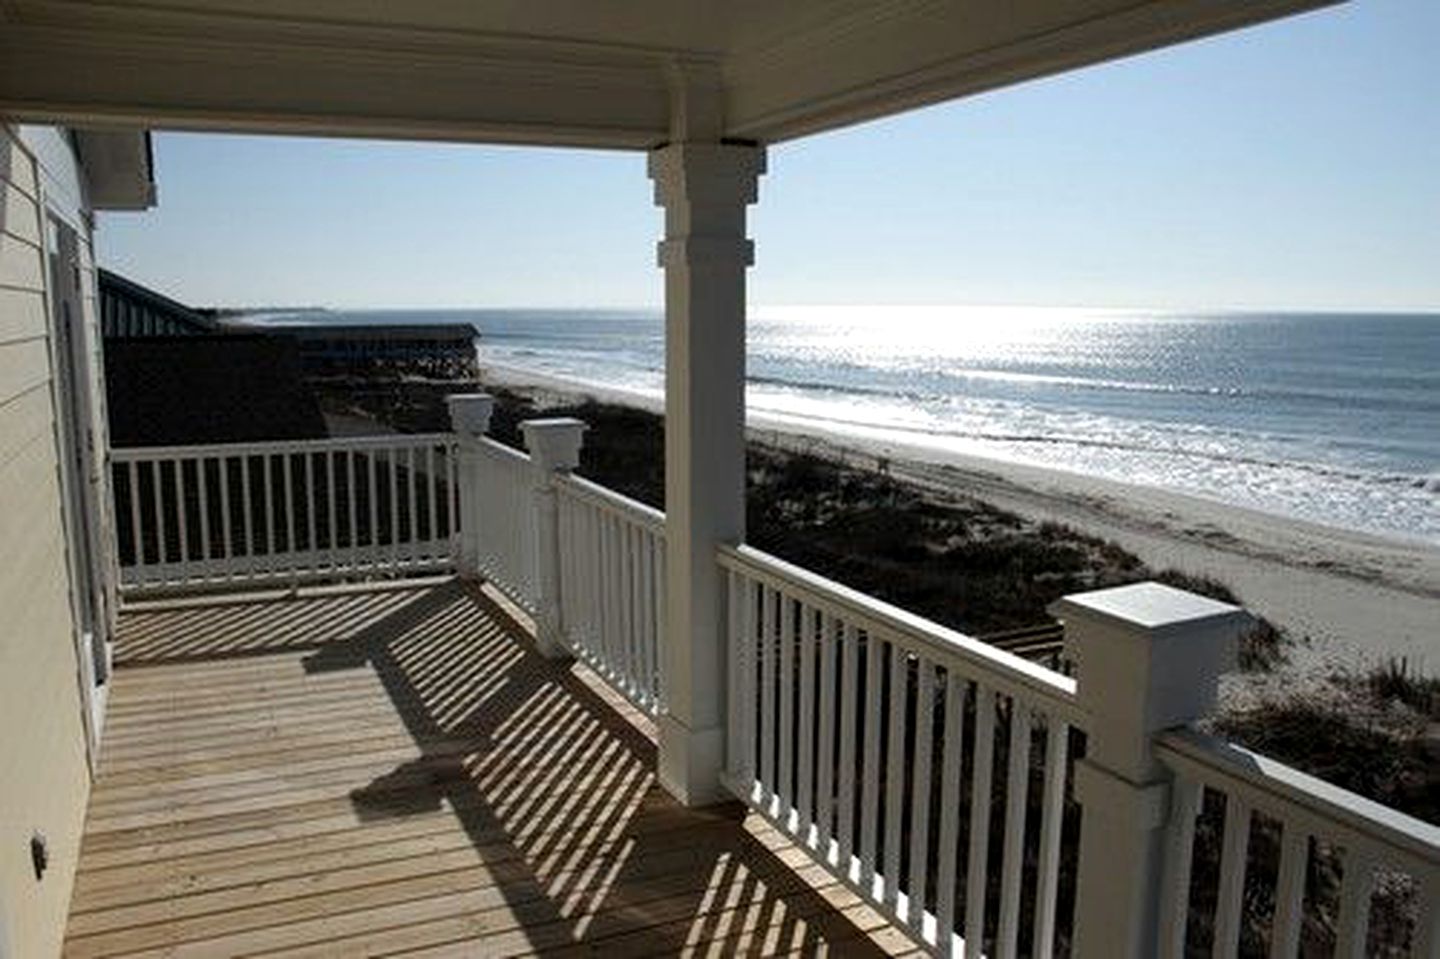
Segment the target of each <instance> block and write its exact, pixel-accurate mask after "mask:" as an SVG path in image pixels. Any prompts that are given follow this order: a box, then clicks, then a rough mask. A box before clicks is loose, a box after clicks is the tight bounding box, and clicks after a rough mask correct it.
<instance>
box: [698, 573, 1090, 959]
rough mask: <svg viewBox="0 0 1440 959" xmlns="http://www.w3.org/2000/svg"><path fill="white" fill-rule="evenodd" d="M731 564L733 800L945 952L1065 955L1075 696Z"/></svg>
mask: <svg viewBox="0 0 1440 959" xmlns="http://www.w3.org/2000/svg"><path fill="white" fill-rule="evenodd" d="M720 565H721V567H722V569H723V570H724V571H725V572H726V575H727V577H728V588H729V593H728V594H729V611H728V620H729V654H730V663H729V675H730V684H729V691H730V692H729V695H730V708H729V729H728V738H729V742H730V743H731V744H732V750H731V755H729V756H728V757H727V774H728V775H729V777H730V779H731V788H732V789H733V790H734V791H735V792H736V794H737V795H738V796H740V798H741V799H743V800H744V801H746V802H747V803H749V804H750V805H751V806H752V807H753V808H754V809H756V810H758V811H759V812H760V813H762V814H763V815H765V816H766V817H767V818H768V819H769V820H770V821H771V822H773V823H774V824H775V825H776V826H778V827H779V828H780V829H782V830H784V831H785V832H786V833H788V834H789V835H790V836H792V837H793V838H794V840H795V841H796V842H797V843H798V844H799V845H800V846H802V847H803V848H804V849H806V850H807V851H808V852H809V853H810V855H811V856H813V857H814V858H815V859H816V861H818V862H820V863H821V864H822V865H824V866H825V867H826V868H828V869H829V870H830V871H831V872H832V873H834V874H835V875H837V876H838V877H839V878H841V879H842V880H844V881H845V882H847V883H849V884H850V885H851V886H852V887H853V888H854V889H855V890H857V891H858V892H859V893H860V894H861V895H862V896H864V897H866V898H867V899H868V900H869V901H870V902H871V903H872V904H874V905H876V906H878V907H879V908H881V909H882V910H883V911H884V912H885V913H886V914H887V915H889V916H890V917H891V918H892V920H893V921H895V922H896V923H897V924H899V925H901V926H903V927H906V928H907V929H909V930H910V931H911V932H912V933H913V934H914V935H915V936H916V937H918V938H919V939H921V940H923V941H924V942H925V943H927V944H929V945H930V946H931V947H932V948H933V949H934V950H935V951H937V952H939V953H941V954H944V955H949V954H958V953H961V952H963V953H964V954H965V955H967V956H978V955H980V954H981V952H982V950H983V952H984V954H985V955H995V956H1002V957H1004V956H1015V955H1022V954H1023V955H1033V956H1047V955H1050V954H1051V952H1052V950H1053V948H1054V946H1055V944H1056V942H1057V930H1058V928H1059V926H1060V925H1061V924H1062V923H1063V922H1064V921H1065V918H1066V917H1063V916H1062V915H1061V907H1062V904H1063V902H1065V901H1068V900H1069V899H1070V897H1071V896H1072V895H1073V891H1071V890H1068V889H1065V888H1062V886H1063V885H1064V883H1063V882H1062V877H1065V878H1068V881H1072V882H1073V876H1074V869H1073V865H1071V866H1070V867H1069V868H1062V862H1061V854H1062V835H1061V834H1062V831H1065V832H1066V833H1067V834H1070V835H1072V836H1073V831H1074V830H1075V829H1076V828H1077V820H1076V816H1077V815H1078V812H1077V810H1076V809H1075V807H1074V805H1073V803H1072V802H1071V801H1070V799H1069V791H1070V768H1071V764H1072V762H1073V758H1074V754H1075V753H1076V752H1077V751H1078V750H1079V748H1080V745H1081V743H1083V734H1082V733H1081V732H1080V729H1079V727H1080V726H1081V724H1083V717H1082V716H1081V714H1080V712H1079V709H1078V707H1077V706H1076V703H1075V695H1074V692H1075V683H1074V681H1073V680H1071V679H1068V678H1066V677H1064V676H1062V675H1060V674H1058V673H1054V672H1052V671H1050V670H1047V669H1045V668H1043V667H1040V666H1037V665H1035V664H1033V663H1030V662H1027V661H1025V660H1022V659H1020V658H1018V657H1016V656H1013V655H1010V654H1008V653H1004V652H1001V651H998V650H994V649H992V648H989V647H987V646H985V645H984V644H982V643H979V642H977V641H975V640H973V639H970V638H969V637H966V636H962V635H960V634H958V633H955V632H953V631H951V630H948V629H945V628H943V627H941V626H938V625H936V624H934V623H931V622H929V621H927V620H924V619H921V618H920V617H917V616H913V615H911V614H908V613H905V612H903V611H901V610H899V609H896V608H894V607H892V606H889V605H887V604H884V603H881V602H879V601H877V600H874V599H871V598H870V597H867V596H865V595H863V594H861V593H857V592H855V591H853V590H850V589H847V588H845V587H843V586H840V585H838V584H836V583H833V582H830V581H829V580H826V579H823V578H821V577H819V576H816V575H814V574H812V573H809V572H806V571H805V570H802V569H799V568H796V567H794V566H790V565H789V564H786V563H784V562H781V561H779V560H776V559H774V558H772V557H769V556H767V555H765V554H763V553H761V552H759V551H757V550H754V549H750V548H748V547H740V548H725V549H722V551H721V555H720ZM1072 740H1073V741H1074V742H1073V744H1072ZM1066 845H1067V846H1068V847H1069V848H1070V849H1072V850H1073V846H1074V844H1073V841H1072V842H1070V843H1068V844H1066ZM1062 938H1063V937H1062Z"/></svg>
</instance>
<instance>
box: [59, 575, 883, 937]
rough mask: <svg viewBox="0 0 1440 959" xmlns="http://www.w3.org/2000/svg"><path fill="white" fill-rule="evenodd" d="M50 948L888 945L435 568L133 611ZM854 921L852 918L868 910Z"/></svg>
mask: <svg viewBox="0 0 1440 959" xmlns="http://www.w3.org/2000/svg"><path fill="white" fill-rule="evenodd" d="M119 651H120V659H121V662H122V665H121V667H120V668H119V669H118V670H117V671H116V674H115V686H114V690H113V692H112V694H111V695H112V699H111V706H110V719H109V726H108V728H107V731H106V739H105V755H104V757H103V766H102V770H101V774H100V778H99V780H98V782H97V784H96V787H95V789H94V792H93V794H92V797H91V802H90V810H89V818H88V822H87V826H86V831H85V838H84V844H83V848H82V853H81V859H80V866H79V874H78V877H77V880H76V885H75V894H74V899H73V901H72V909H71V916H70V923H69V930H68V938H67V940H66V955H69V956H96V955H116V954H124V955H129V954H141V955H149V954H154V953H160V952H164V953H165V954H166V955H239V954H243V955H252V954H264V955H272V954H283V955H314V954H324V955H358V954H361V953H362V952H363V953H364V954H367V955H374V954H390V953H406V954H409V953H411V952H412V951H414V952H416V953H421V954H426V955H431V954H436V955H438V954H454V955H465V956H473V955H487V956H489V955H510V954H525V953H533V952H543V953H545V954H547V955H571V954H575V955H579V954H591V953H595V952H603V954H605V955H647V954H680V953H683V952H687V951H693V952H704V953H709V952H719V953H723V954H725V955H734V954H750V953H759V952H761V951H762V950H763V951H764V952H766V953H767V954H783V953H786V952H792V951H795V952H799V951H803V952H807V953H814V952H818V951H824V950H825V949H827V948H829V947H831V946H834V945H837V944H839V945H843V952H844V954H846V955H861V956H863V955H872V954H873V955H881V954H885V953H894V952H903V951H905V950H908V949H909V948H911V946H910V943H909V942H908V940H906V939H905V938H904V937H903V936H901V935H900V934H899V933H898V932H895V931H894V930H891V929H889V928H888V927H887V926H886V925H885V923H884V921H883V920H882V919H881V918H880V917H879V916H878V915H876V914H875V913H873V912H871V911H870V910H869V909H868V908H866V907H864V906H863V905H861V904H860V902H859V900H858V899H857V898H856V897H855V895H854V894H853V893H851V892H849V891H846V890H844V889H842V888H841V887H839V886H838V885H837V884H836V883H835V882H834V881H833V880H832V879H830V878H829V877H828V876H826V875H825V874H824V873H823V872H822V871H821V870H820V869H819V868H818V867H816V866H814V865H809V864H807V860H806V859H805V858H804V857H803V856H802V855H801V854H800V853H799V852H798V851H797V850H795V849H794V848H793V847H790V846H788V845H787V843H786V842H785V841H784V840H783V839H782V838H781V837H779V836H778V835H777V834H776V833H775V832H773V831H772V830H770V829H769V828H767V827H765V826H764V825H763V823H761V822H760V821H759V820H758V819H757V818H756V817H754V816H750V817H747V816H745V815H744V814H743V812H742V811H741V810H740V807H739V806H738V804H737V805H733V806H727V807H717V808H712V809H708V810H687V809H684V808H682V807H680V806H678V805H677V804H676V803H674V802H673V801H671V800H670V799H668V798H667V797H666V796H665V794H664V793H663V792H662V791H661V790H660V789H659V788H658V787H657V786H656V785H655V782H654V768H655V758H654V745H653V742H652V740H651V738H650V731H649V730H648V729H647V728H646V726H645V724H644V721H643V720H642V719H641V718H640V717H639V716H638V715H637V714H636V713H634V711H633V710H631V709H630V708H629V707H628V706H626V705H625V704H624V703H623V701H622V700H620V699H619V698H618V697H617V696H616V695H614V694H613V693H611V692H610V691H609V690H608V689H607V688H606V687H605V686H604V685H603V684H601V683H600V682H599V681H598V680H597V679H595V678H594V677H593V675H591V674H588V673H586V672H585V671H583V670H581V669H580V668H578V667H575V668H573V669H566V668H562V667H559V666H557V665H555V664H553V663H551V662H549V661H547V660H545V659H543V658H541V657H540V656H539V655H537V654H536V653H535V651H534V648H533V645H532V644H531V641H530V639H529V637H528V635H527V634H526V633H525V632H524V630H523V629H522V628H521V625H520V624H519V623H518V622H517V621H516V620H514V619H512V618H511V617H510V615H509V613H508V612H507V611H506V610H505V609H503V608H502V607H501V606H500V605H498V604H497V603H496V602H495V601H494V600H493V599H492V598H490V597H489V596H488V595H487V594H485V593H483V592H481V591H480V590H478V589H475V588H473V587H469V586H464V585H460V584H456V583H443V584H439V585H431V586H428V587H426V588H419V589H403V590H391V591H383V592H372V593H365V594H352V595H344V596H332V597H323V598H309V599H299V600H296V599H291V600H285V601H271V602H260V603H257V602H246V603H243V604H236V605H230V606H211V607H195V608H189V609H174V610H167V611H152V612H144V613H128V614H126V615H125V617H124V618H123V620H122V627H121V631H120V636H119ZM872 934H873V935H872Z"/></svg>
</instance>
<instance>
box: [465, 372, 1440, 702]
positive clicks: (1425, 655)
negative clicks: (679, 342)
mask: <svg viewBox="0 0 1440 959" xmlns="http://www.w3.org/2000/svg"><path fill="white" fill-rule="evenodd" d="M481 374H482V379H483V380H484V381H485V382H489V383H493V384H494V385H496V386H503V387H505V388H508V389H512V390H515V391H518V392H523V393H527V394H529V395H531V396H532V397H534V398H535V399H536V400H537V402H539V403H541V404H542V405H561V404H563V403H565V402H567V401H572V400H573V399H574V398H576V397H587V398H592V399H595V400H597V401H600V402H605V403H613V404H616V405H621V406H629V407H632V408H639V409H644V410H646V411H648V412H653V413H659V412H661V411H662V404H661V402H660V400H659V399H658V398H655V397H646V396H643V395H637V394H636V393H632V392H629V391H626V390H619V389H605V388H603V387H595V386H593V385H591V384H586V383H579V382H575V381H569V380H564V379H562V378H559V377H554V376H547V375H546V374H543V373H532V372H530V371H527V370H523V369H517V368H514V367H504V366H497V365H492V364H482V370H481ZM747 432H748V433H749V434H750V435H751V437H752V438H755V439H759V440H761V441H763V442H767V443H769V444H771V445H774V446H778V447H781V448H789V449H793V450H796V451H802V450H803V451H808V452H813V453H818V454H821V455H828V456H831V457H836V458H840V459H846V458H850V459H854V458H855V457H856V456H857V455H858V456H860V457H864V458H872V459H874V458H883V459H885V460H887V461H888V466H889V469H890V471H891V473H892V475H894V476H895V477H896V478H898V479H901V480H905V481H908V482H912V483H915V484H917V485H920V486H924V487H930V488H939V489H944V490H948V491H950V492H959V493H962V494H967V495H971V496H974V497H975V498H976V499H980V500H983V501H985V502H989V503H993V504H994V505H996V506H999V507H1001V508H1003V509H1008V510H1011V511H1013V512H1016V513H1019V514H1021V515H1022V516H1026V517H1029V518H1033V519H1037V520H1053V521H1056V522H1061V523H1064V524H1066V525H1069V526H1071V527H1073V528H1075V529H1077V530H1080V531H1081V532H1084V533H1088V534H1091V535H1095V536H1099V537H1102V538H1104V539H1108V540H1112V541H1114V542H1116V543H1117V544H1119V545H1120V546H1122V547H1124V548H1125V549H1128V550H1130V551H1131V552H1133V553H1135V554H1136V555H1138V556H1139V557H1140V558H1141V559H1142V560H1143V561H1144V562H1146V563H1147V564H1149V565H1151V566H1153V567H1155V568H1164V567H1176V568H1179V569H1182V570H1184V571H1186V572H1190V573H1195V574H1201V575H1207V576H1211V577H1214V578H1216V579H1219V580H1220V581H1222V582H1225V583H1227V584H1229V585H1230V586H1231V587H1232V588H1233V589H1234V590H1235V592H1236V594H1237V595H1239V596H1240V598H1241V600H1242V601H1243V602H1244V604H1245V605H1246V607H1247V608H1249V609H1251V610H1253V611H1254V612H1256V613H1259V614H1261V615H1264V616H1266V617H1268V618H1269V619H1271V620H1273V621H1275V622H1277V623H1279V624H1281V625H1283V626H1285V627H1286V628H1287V629H1288V630H1289V631H1290V633H1291V634H1292V637H1293V638H1294V639H1295V640H1296V641H1295V642H1293V643H1292V644H1291V646H1290V648H1289V653H1290V661H1291V662H1290V666H1289V667H1288V668H1284V669H1282V670H1280V671H1279V672H1278V673H1277V674H1276V679H1277V680H1278V681H1284V679H1285V678H1286V676H1287V675H1288V676H1289V678H1291V679H1294V678H1296V674H1297V673H1298V674H1300V675H1306V676H1311V677H1314V676H1316V675H1317V674H1324V673H1329V672H1334V671H1336V670H1337V669H1362V668H1366V667H1369V666H1374V665H1377V664H1379V663H1382V662H1384V661H1385V660H1387V659H1389V658H1392V657H1396V658H1400V657H1403V658H1406V659H1408V660H1409V662H1410V665H1411V666H1412V668H1418V669H1419V670H1421V671H1422V672H1424V673H1427V674H1431V675H1440V550H1437V549H1435V548H1433V547H1429V546H1428V545H1426V544H1425V543H1424V542H1423V541H1420V540H1416V541H1414V542H1410V541H1404V540H1399V539H1389V538H1386V537H1382V536H1379V535H1375V534H1370V533H1365V532H1361V531H1352V530H1347V529H1343V528H1339V527H1329V526H1322V525H1319V524H1316V523H1311V522H1307V521H1305V520H1300V519H1293V518H1290V517H1285V516H1280V515H1277V514H1271V513H1264V512H1261V511H1258V510H1253V509H1248V508H1246V507H1242V506H1232V505H1229V504H1225V503H1221V502H1218V501H1215V500H1210V499H1205V498H1202V497H1198V496H1193V495H1189V494H1186V493H1180V492H1176V491H1171V490H1165V489H1160V488H1155V487H1145V486H1137V485H1133V484H1127V483H1123V482H1119V481H1116V480H1111V479H1104V478H1099V477H1092V476H1084V475H1080V474H1075V473H1069V472H1066V471H1064V470H1059V469H1054V468H1049V467H1041V466H1033V465H1029V464H1022V463H1013V462H1009V461H1005V460H998V459H991V458H986V457H982V456H975V455H971V454H961V453H952V452H949V451H940V450H934V449H930V448H926V447H923V446H918V445H912V444H905V443H900V442H896V441H894V440H893V438H881V437H877V436H866V435H865V434H864V433H863V432H852V431H845V432H842V431H839V430H834V429H827V428H826V427H824V426H823V425H818V424H805V423H798V422H793V421H780V420H778V418H774V417H767V416H759V417H756V416H752V417H750V420H749V425H748V427H747ZM1307 638H1308V639H1307Z"/></svg>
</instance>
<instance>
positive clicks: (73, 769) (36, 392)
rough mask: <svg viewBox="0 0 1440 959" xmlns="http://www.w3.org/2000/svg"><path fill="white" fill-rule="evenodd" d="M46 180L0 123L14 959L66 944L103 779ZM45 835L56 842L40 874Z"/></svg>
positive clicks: (7, 854)
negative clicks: (63, 443) (79, 632)
mask: <svg viewBox="0 0 1440 959" xmlns="http://www.w3.org/2000/svg"><path fill="white" fill-rule="evenodd" d="M72 162H73V161H72ZM39 180H40V177H39V175H38V174H37V169H36V163H35V160H34V158H33V156H32V155H31V154H30V153H29V152H28V151H27V150H26V149H24V148H23V147H22V146H21V144H20V141H19V138H18V136H17V134H16V131H15V130H13V129H11V128H9V127H3V126H0V217H3V220H0V544H3V556H4V559H3V562H0V622H3V626H0V956H7V957H17V959H18V957H27V959H28V957H31V956H35V957H44V956H53V955H58V954H59V951H60V943H61V939H62V937H63V935H64V929H65V917H66V910H67V907H68V905H69V899H70V890H71V885H72V883H73V880H74V870H75V862H76V860H77V857H78V853H79V843H80V835H81V827H82V825H83V821H84V815H85V802H86V799H87V796H88V791H89V783H90V774H89V768H88V764H87V752H86V739H85V727H84V723H83V720H82V718H81V716H82V709H83V708H84V706H83V705H82V702H81V694H80V687H79V682H78V678H77V677H78V675H79V663H78V661H77V658H76V648H75V641H74V621H73V616H72V612H71V605H70V599H69V590H70V576H69V572H68V567H67V558H66V538H65V529H64V519H63V516H62V512H61V510H62V498H61V489H60V483H59V468H60V466H59V463H60V460H59V455H58V450H57V445H56V435H55V406H54V402H53V398H52V395H51V389H52V378H53V368H52V365H51V357H50V331H49V329H48V326H47V323H46V315H47V311H46V299H45V298H46V293H45V264H44V253H43V247H42V243H41V236H42V233H41V230H42V226H43V220H42V217H41V207H40V198H39V189H38V187H37V183H38V182H39ZM84 236H85V239H86V240H87V241H88V231H87V232H86V233H85V235H84ZM36 833H40V834H43V835H44V837H45V839H46V842H47V844H48V848H49V868H48V869H47V870H46V872H45V875H44V878H43V879H41V880H39V881H37V880H36V878H35V875H34V872H33V871H32V867H31V857H30V839H31V836H32V835H34V834H36Z"/></svg>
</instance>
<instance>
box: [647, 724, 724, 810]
mask: <svg viewBox="0 0 1440 959" xmlns="http://www.w3.org/2000/svg"><path fill="white" fill-rule="evenodd" d="M655 725H656V726H657V728H658V732H659V733H660V750H659V767H658V769H657V771H656V775H657V777H658V778H659V780H660V786H661V788H662V789H664V790H665V791H666V792H668V793H669V794H670V795H671V796H673V797H675V799H676V800H678V801H679V802H681V803H683V804H684V805H686V806H708V805H710V804H712V803H718V802H724V801H726V800H728V799H732V798H734V797H732V796H731V795H730V793H729V792H728V791H727V790H726V789H725V787H724V785H723V784H722V782H721V773H722V771H723V770H724V768H725V729H724V727H723V726H714V727H712V728H710V729H688V728H686V727H685V726H684V725H683V724H681V722H680V721H679V720H678V719H676V718H675V717H674V716H669V715H666V716H661V717H660V718H659V719H658V720H657V721H656V724H655Z"/></svg>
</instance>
